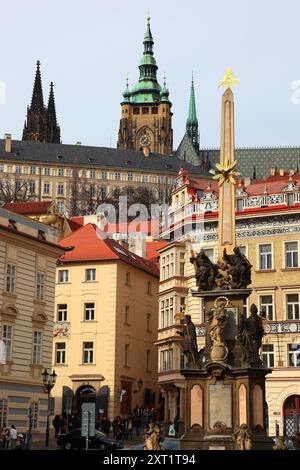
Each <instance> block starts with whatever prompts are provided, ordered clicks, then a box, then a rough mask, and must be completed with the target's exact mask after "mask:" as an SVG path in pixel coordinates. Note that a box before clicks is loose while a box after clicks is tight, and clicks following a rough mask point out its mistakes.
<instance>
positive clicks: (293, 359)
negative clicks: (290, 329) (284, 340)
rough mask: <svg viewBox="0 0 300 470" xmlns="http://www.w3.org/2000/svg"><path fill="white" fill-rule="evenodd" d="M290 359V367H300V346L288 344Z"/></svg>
mask: <svg viewBox="0 0 300 470" xmlns="http://www.w3.org/2000/svg"><path fill="white" fill-rule="evenodd" d="M288 357H289V366H290V367H300V344H299V343H293V344H288Z"/></svg>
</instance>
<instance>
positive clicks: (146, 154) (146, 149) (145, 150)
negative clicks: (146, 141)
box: [143, 146, 150, 157]
mask: <svg viewBox="0 0 300 470" xmlns="http://www.w3.org/2000/svg"><path fill="white" fill-rule="evenodd" d="M143 154H144V155H145V157H149V155H150V147H148V146H147V147H146V146H145V147H143Z"/></svg>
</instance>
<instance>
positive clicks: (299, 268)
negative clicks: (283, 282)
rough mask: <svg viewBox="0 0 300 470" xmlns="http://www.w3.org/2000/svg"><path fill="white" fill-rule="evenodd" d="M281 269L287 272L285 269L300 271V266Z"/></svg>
mask: <svg viewBox="0 0 300 470" xmlns="http://www.w3.org/2000/svg"><path fill="white" fill-rule="evenodd" d="M281 271H283V272H285V271H300V267H298V266H297V267H296V268H282V269H281Z"/></svg>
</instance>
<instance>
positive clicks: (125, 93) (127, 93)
mask: <svg viewBox="0 0 300 470" xmlns="http://www.w3.org/2000/svg"><path fill="white" fill-rule="evenodd" d="M123 98H124V100H123V103H130V98H131V92H130V90H129V86H128V78H126V88H125V90H124V91H123Z"/></svg>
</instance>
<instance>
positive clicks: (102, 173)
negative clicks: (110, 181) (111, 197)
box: [101, 171, 107, 180]
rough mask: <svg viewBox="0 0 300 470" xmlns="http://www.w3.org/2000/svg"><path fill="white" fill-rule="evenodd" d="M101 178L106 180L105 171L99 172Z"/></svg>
mask: <svg viewBox="0 0 300 470" xmlns="http://www.w3.org/2000/svg"><path fill="white" fill-rule="evenodd" d="M101 178H102V179H103V180H107V171H102V172H101Z"/></svg>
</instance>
